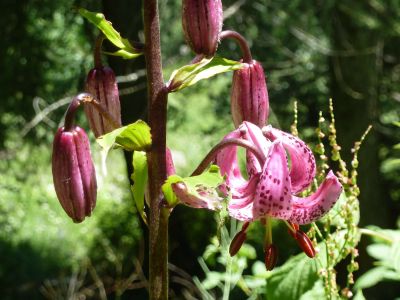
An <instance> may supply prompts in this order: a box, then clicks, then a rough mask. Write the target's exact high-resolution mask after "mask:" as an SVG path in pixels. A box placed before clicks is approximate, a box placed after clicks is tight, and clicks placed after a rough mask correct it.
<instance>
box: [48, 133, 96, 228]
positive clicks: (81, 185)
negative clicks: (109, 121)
mask: <svg viewBox="0 0 400 300" xmlns="http://www.w3.org/2000/svg"><path fill="white" fill-rule="evenodd" d="M52 171H53V181H54V187H55V190H56V194H57V197H58V200H59V201H60V203H61V206H62V207H63V209H64V210H65V212H66V213H67V215H68V216H70V217H71V218H72V220H73V221H74V222H76V223H79V222H82V221H83V220H84V219H85V217H87V216H90V215H91V213H92V210H93V209H94V207H95V206H96V195H97V183H96V173H95V169H94V165H93V162H92V158H91V155H90V145H89V140H88V137H87V135H86V133H85V131H84V130H83V129H82V128H80V127H78V126H74V127H72V128H71V129H65V127H62V128H59V129H58V131H57V133H56V135H55V138H54V142H53V157H52Z"/></svg>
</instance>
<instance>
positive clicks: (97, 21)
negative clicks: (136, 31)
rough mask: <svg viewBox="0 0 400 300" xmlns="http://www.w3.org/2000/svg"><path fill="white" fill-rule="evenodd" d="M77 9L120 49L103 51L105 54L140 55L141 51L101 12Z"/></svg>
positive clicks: (127, 57) (125, 56) (126, 57)
mask: <svg viewBox="0 0 400 300" xmlns="http://www.w3.org/2000/svg"><path fill="white" fill-rule="evenodd" d="M78 11H79V13H80V14H81V15H82V16H83V17H84V18H86V19H87V20H88V21H89V22H91V23H93V24H94V25H95V26H96V27H97V28H99V29H100V30H101V31H102V32H103V33H104V35H105V36H106V38H107V39H108V40H109V41H110V42H111V43H112V44H113V45H114V46H116V47H117V48H119V49H121V50H119V51H116V52H112V53H110V52H105V53H106V54H109V55H114V56H121V57H122V58H125V59H132V58H135V57H138V56H140V55H142V51H140V50H138V49H136V48H135V47H134V46H133V45H132V44H131V43H130V42H129V41H128V39H125V38H123V37H121V35H120V34H119V32H118V31H117V30H115V29H114V27H113V26H112V24H111V22H109V21H107V20H106V18H105V17H104V15H103V14H102V13H96V12H91V11H88V10H86V9H84V8H79V9H78Z"/></svg>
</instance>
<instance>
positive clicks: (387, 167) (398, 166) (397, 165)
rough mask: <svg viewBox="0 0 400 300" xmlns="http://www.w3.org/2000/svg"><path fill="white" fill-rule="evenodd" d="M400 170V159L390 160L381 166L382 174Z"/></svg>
mask: <svg viewBox="0 0 400 300" xmlns="http://www.w3.org/2000/svg"><path fill="white" fill-rule="evenodd" d="M396 170H400V158H388V159H386V160H384V161H383V163H382V165H381V172H382V173H390V172H394V171H396Z"/></svg>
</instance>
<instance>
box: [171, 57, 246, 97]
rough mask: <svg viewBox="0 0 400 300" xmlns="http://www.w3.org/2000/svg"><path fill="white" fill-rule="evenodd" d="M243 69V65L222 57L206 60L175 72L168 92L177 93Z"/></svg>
mask: <svg viewBox="0 0 400 300" xmlns="http://www.w3.org/2000/svg"><path fill="white" fill-rule="evenodd" d="M242 67H243V64H242V63H240V62H237V61H233V60H229V59H226V58H222V57H213V58H210V59H207V58H204V59H203V60H201V61H200V62H198V63H194V64H191V65H186V66H183V67H181V68H179V69H177V70H175V71H173V72H172V74H171V77H170V79H169V81H168V84H167V86H168V90H169V91H170V92H176V91H179V90H181V89H184V88H185V87H188V86H191V85H194V84H195V83H197V82H198V81H200V80H202V79H207V78H210V77H213V76H215V75H218V74H221V73H225V72H229V71H233V70H239V69H241V68H242Z"/></svg>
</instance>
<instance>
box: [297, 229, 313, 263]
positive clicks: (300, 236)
mask: <svg viewBox="0 0 400 300" xmlns="http://www.w3.org/2000/svg"><path fill="white" fill-rule="evenodd" d="M296 241H297V244H298V245H299V246H300V248H301V250H303V252H304V253H305V254H306V255H307V256H308V257H310V258H313V257H314V256H315V253H316V252H315V249H314V246H313V244H312V242H311V240H310V238H309V237H308V236H307V234H305V233H304V232H303V231H301V230H297V231H296Z"/></svg>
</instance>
